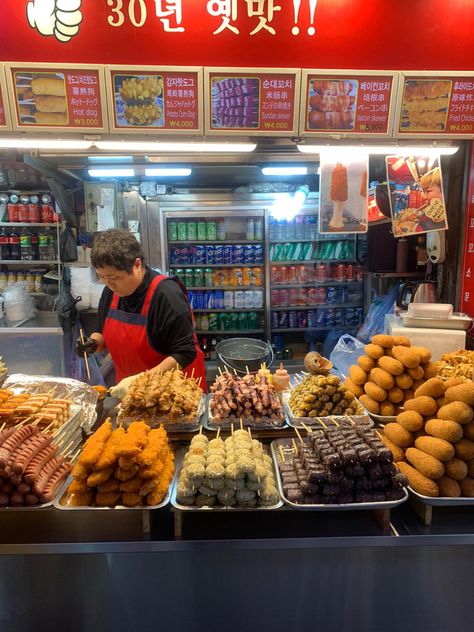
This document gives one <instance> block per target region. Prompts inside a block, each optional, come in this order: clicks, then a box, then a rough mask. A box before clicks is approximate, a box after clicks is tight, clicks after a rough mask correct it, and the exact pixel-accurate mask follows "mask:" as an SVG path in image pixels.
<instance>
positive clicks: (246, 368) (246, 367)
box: [245, 365, 250, 375]
mask: <svg viewBox="0 0 474 632" xmlns="http://www.w3.org/2000/svg"><path fill="white" fill-rule="evenodd" d="M245 370H246V371H247V375H248V374H249V373H250V371H249V368H248V366H247V365H245Z"/></svg>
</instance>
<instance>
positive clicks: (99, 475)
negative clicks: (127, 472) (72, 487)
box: [87, 467, 114, 487]
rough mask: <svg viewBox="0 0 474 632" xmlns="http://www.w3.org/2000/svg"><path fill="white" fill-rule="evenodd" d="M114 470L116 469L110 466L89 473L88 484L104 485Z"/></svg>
mask: <svg viewBox="0 0 474 632" xmlns="http://www.w3.org/2000/svg"><path fill="white" fill-rule="evenodd" d="M113 471H114V468H113V467H108V468H107V469H106V470H99V471H98V472H92V474H89V476H88V477H87V486H88V487H97V486H98V485H103V484H104V483H106V482H107V481H108V480H109V478H110V477H111V476H112V472H113Z"/></svg>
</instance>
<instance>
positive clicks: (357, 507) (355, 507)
mask: <svg viewBox="0 0 474 632" xmlns="http://www.w3.org/2000/svg"><path fill="white" fill-rule="evenodd" d="M270 445H271V450H272V456H273V462H274V466H275V471H276V482H277V487H278V491H279V492H280V496H281V497H282V499H283V502H284V503H285V504H286V505H288V506H289V507H292V508H293V509H297V510H298V511H363V510H366V509H393V508H394V507H398V506H399V505H401V504H403V503H404V502H405V501H406V500H407V499H408V492H407V490H406V489H404V490H403V492H404V495H403V498H400V499H399V500H385V501H383V502H373V503H347V504H345V505H324V504H322V505H303V504H298V503H293V502H291V501H290V500H288V499H287V498H286V497H285V495H284V493H283V485H282V480H281V476H280V470H279V468H278V463H279V462H280V460H281V459H280V454H279V453H278V450H279V447H280V446H282V448H283V450H284V451H285V453H286V454H290V453H291V449H292V447H293V444H292V440H291V439H275V441H272V442H271V444H270Z"/></svg>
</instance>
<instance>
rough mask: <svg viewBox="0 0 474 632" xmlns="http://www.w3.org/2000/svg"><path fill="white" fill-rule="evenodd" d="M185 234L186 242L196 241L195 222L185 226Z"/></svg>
mask: <svg viewBox="0 0 474 632" xmlns="http://www.w3.org/2000/svg"><path fill="white" fill-rule="evenodd" d="M186 234H187V236H188V241H196V239H197V226H196V222H188V223H187V225H186Z"/></svg>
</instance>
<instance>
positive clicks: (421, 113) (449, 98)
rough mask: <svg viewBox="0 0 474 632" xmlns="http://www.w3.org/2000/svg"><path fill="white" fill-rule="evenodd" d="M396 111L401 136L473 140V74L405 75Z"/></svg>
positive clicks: (396, 130) (397, 126) (397, 130)
mask: <svg viewBox="0 0 474 632" xmlns="http://www.w3.org/2000/svg"><path fill="white" fill-rule="evenodd" d="M397 112H398V115H397V125H396V129H395V132H396V135H397V136H398V137H402V136H404V137H412V138H414V137H417V136H418V137H419V136H420V135H427V136H429V137H430V138H462V137H466V138H472V135H473V134H474V73H463V74H459V75H453V74H452V73H448V72H440V73H437V74H436V75H434V76H427V75H426V74H425V75H420V74H419V73H418V74H416V73H404V75H403V83H402V85H401V89H400V94H399V100H398V108H397Z"/></svg>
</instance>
